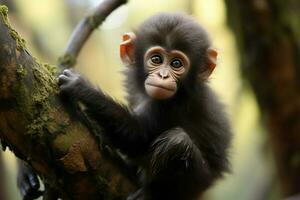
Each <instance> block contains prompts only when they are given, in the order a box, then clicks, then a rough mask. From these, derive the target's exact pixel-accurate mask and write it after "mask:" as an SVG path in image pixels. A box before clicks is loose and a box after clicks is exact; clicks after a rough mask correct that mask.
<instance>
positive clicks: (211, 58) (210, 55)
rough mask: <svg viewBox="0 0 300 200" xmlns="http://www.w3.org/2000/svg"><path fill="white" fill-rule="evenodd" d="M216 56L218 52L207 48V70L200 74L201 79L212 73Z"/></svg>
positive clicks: (215, 63)
mask: <svg viewBox="0 0 300 200" xmlns="http://www.w3.org/2000/svg"><path fill="white" fill-rule="evenodd" d="M217 56H218V52H217V51H216V50H215V49H213V48H208V49H207V60H208V63H207V65H208V66H207V69H206V70H205V71H204V72H202V73H201V74H200V75H199V76H200V78H202V79H207V78H208V77H209V76H210V75H211V73H212V72H213V71H214V69H215V67H216V65H217Z"/></svg>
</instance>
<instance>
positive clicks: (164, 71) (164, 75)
mask: <svg viewBox="0 0 300 200" xmlns="http://www.w3.org/2000/svg"><path fill="white" fill-rule="evenodd" d="M159 76H160V77H161V78H162V79H165V78H168V77H169V71H168V70H167V69H161V70H160V71H159Z"/></svg>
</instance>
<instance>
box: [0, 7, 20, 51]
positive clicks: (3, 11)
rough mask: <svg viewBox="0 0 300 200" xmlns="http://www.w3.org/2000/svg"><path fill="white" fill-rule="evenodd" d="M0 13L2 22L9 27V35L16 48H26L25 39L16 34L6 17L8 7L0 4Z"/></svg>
mask: <svg viewBox="0 0 300 200" xmlns="http://www.w3.org/2000/svg"><path fill="white" fill-rule="evenodd" d="M0 14H1V17H2V19H3V22H4V24H5V25H6V26H7V27H8V29H9V33H10V35H11V37H12V38H13V39H14V40H15V41H16V46H17V49H18V50H21V49H24V48H26V42H25V40H24V39H23V38H22V37H21V36H20V35H19V34H18V32H17V31H15V30H14V29H13V28H12V27H11V25H10V23H9V19H8V8H7V7H6V6H3V5H1V6H0Z"/></svg>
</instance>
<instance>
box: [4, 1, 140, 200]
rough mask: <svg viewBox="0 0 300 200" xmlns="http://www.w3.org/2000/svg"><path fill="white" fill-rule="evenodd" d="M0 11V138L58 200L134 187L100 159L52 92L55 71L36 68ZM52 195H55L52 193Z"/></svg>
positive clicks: (115, 194)
mask: <svg viewBox="0 0 300 200" xmlns="http://www.w3.org/2000/svg"><path fill="white" fill-rule="evenodd" d="M7 12H8V11H7V8H6V7H5V6H1V7H0V44H1V46H0V139H1V142H2V145H3V146H4V147H5V146H8V147H9V148H10V149H11V150H12V151H13V152H14V153H15V154H16V155H17V156H18V157H19V158H21V159H22V160H25V161H26V162H28V163H29V164H30V165H31V166H32V167H33V168H34V170H35V171H36V172H37V173H38V174H39V176H40V177H41V178H42V180H43V182H44V183H45V185H46V187H47V188H50V189H51V190H53V191H56V192H57V193H58V196H59V197H60V198H62V199H75V200H76V199H78V200H79V199H95V198H97V199H117V198H124V197H125V196H126V195H127V194H128V193H129V192H132V191H134V189H135V187H134V185H133V184H132V183H131V182H130V181H129V180H128V179H127V178H126V177H125V176H123V175H122V173H121V170H120V168H118V167H116V165H115V164H114V163H113V161H111V160H109V159H108V158H107V157H106V156H105V155H106V154H105V153H104V151H103V150H105V149H110V145H109V143H107V142H106V141H105V139H102V140H101V144H102V145H101V147H102V149H100V148H99V143H98V141H99V139H98V138H95V136H94V135H93V134H91V133H90V132H89V129H88V128H87V127H86V124H85V123H84V122H83V121H82V120H81V118H80V117H81V116H80V115H78V113H70V112H69V110H68V109H67V106H66V105H65V104H64V103H63V102H62V101H61V98H60V96H59V93H58V88H57V81H56V72H57V71H58V70H59V69H58V67H57V66H50V65H48V64H42V63H40V62H38V61H37V59H35V58H33V57H32V56H31V55H30V54H29V52H28V51H27V49H26V45H25V41H24V40H23V39H22V38H21V37H20V36H19V35H18V33H17V32H16V31H15V30H14V29H12V27H11V26H10V24H9V22H8V18H7ZM53 193H55V192H53Z"/></svg>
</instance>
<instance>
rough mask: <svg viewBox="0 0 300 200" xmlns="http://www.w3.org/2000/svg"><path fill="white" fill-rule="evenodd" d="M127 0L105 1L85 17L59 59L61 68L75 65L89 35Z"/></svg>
mask: <svg viewBox="0 0 300 200" xmlns="http://www.w3.org/2000/svg"><path fill="white" fill-rule="evenodd" d="M126 2H127V0H105V1H103V2H102V3H100V4H99V5H98V7H96V8H95V10H94V11H93V12H92V13H91V14H90V15H87V16H86V17H85V18H84V19H83V20H82V21H81V22H80V23H79V24H78V25H77V26H76V28H75V30H74V32H73V33H72V36H71V39H70V40H69V42H68V45H67V48H66V50H65V54H64V55H63V56H62V57H61V58H59V66H60V67H61V68H63V69H64V68H71V67H73V66H74V65H75V64H76V59H77V56H78V54H79V52H80V50H81V49H82V47H83V45H84V44H85V42H86V41H87V39H88V38H89V37H90V35H91V33H92V32H93V31H94V30H95V29H96V28H97V27H98V26H99V25H100V24H101V23H102V22H103V21H104V20H105V19H106V17H107V16H108V15H109V14H110V13H111V12H112V11H114V10H115V9H116V8H118V7H119V6H121V5H123V4H125V3H126Z"/></svg>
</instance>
